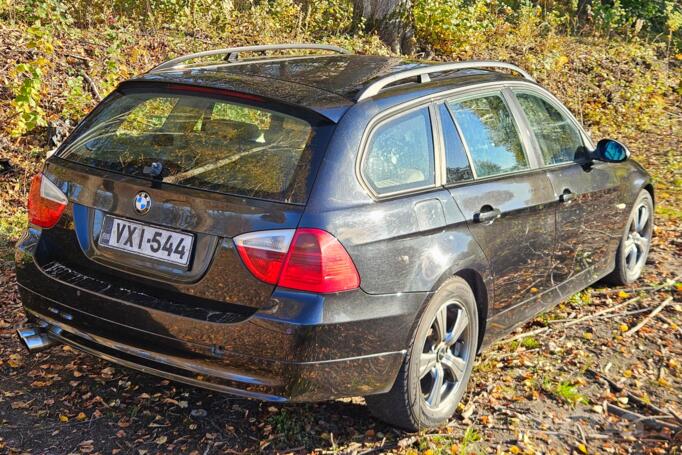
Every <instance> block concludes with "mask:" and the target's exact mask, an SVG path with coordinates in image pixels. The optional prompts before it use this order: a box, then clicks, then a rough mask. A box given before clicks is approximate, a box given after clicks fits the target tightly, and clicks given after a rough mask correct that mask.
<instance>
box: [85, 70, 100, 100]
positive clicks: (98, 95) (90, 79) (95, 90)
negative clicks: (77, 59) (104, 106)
mask: <svg viewBox="0 0 682 455" xmlns="http://www.w3.org/2000/svg"><path fill="white" fill-rule="evenodd" d="M81 75H82V76H83V78H84V79H85V80H86V81H88V84H90V89H92V93H93V94H94V95H95V98H97V101H102V95H100V94H99V90H97V85H96V84H95V81H93V80H92V78H91V77H90V76H88V73H86V72H85V71H81Z"/></svg>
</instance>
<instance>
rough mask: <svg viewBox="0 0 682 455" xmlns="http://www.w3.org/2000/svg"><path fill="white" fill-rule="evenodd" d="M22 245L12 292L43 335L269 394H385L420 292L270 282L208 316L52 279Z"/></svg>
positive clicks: (310, 397)
mask: <svg viewBox="0 0 682 455" xmlns="http://www.w3.org/2000/svg"><path fill="white" fill-rule="evenodd" d="M27 246H28V247H27ZM30 250H31V248H30V245H22V244H21V243H20V245H19V246H18V253H17V280H18V282H19V288H20V293H21V296H22V300H23V304H24V307H25V309H26V312H27V314H28V316H29V318H30V319H33V320H34V321H35V322H39V321H44V322H46V323H48V324H50V325H51V326H53V327H55V328H56V330H53V331H52V332H51V335H50V336H53V337H56V338H58V339H59V340H60V341H62V342H64V343H67V344H70V345H72V346H74V347H75V348H77V349H80V350H83V351H86V352H88V353H91V354H93V355H96V356H98V357H101V358H103V359H106V360H109V361H111V362H114V363H118V364H120V365H123V366H126V367H130V368H133V369H137V370H141V371H144V372H147V373H151V374H154V375H158V376H162V377H166V378H169V379H173V380H177V381H180V382H184V383H188V384H191V385H195V386H200V387H204V388H209V389H213V390H217V391H220V392H225V393H230V394H235V395H240V396H245V397H251V398H257V399H263V400H269V401H320V400H327V399H333V398H340V397H347V396H357V395H370V394H375V393H382V392H385V391H388V390H389V389H390V388H391V386H392V385H393V382H394V380H395V377H396V375H397V373H398V370H399V369H400V366H401V364H402V360H403V358H404V353H405V349H407V346H408V345H409V336H410V334H411V331H412V325H413V323H414V320H415V316H416V314H417V312H418V310H419V308H420V307H421V305H422V303H423V302H424V300H425V299H426V298H427V297H428V294H412V293H407V294H395V295H369V294H366V293H364V292H362V291H360V290H358V291H351V292H345V293H340V294H336V295H329V296H319V295H313V294H306V293H299V292H291V291H286V290H281V289H278V290H276V291H275V292H274V293H273V295H272V298H271V301H270V302H269V305H268V306H267V307H266V308H263V309H261V310H259V311H257V312H255V313H254V314H253V315H250V316H249V317H247V318H246V319H244V320H239V321H238V322H232V323H217V322H209V320H207V319H204V318H203V317H200V316H195V317H187V316H182V315H178V314H175V313H172V312H169V311H164V308H162V307H161V308H160V307H159V306H158V305H157V306H155V307H146V306H144V305H143V304H141V303H140V300H139V299H138V300H136V303H134V304H133V303H130V302H128V301H124V300H122V299H120V298H114V297H111V295H110V294H109V293H107V292H95V291H94V290H92V289H91V288H88V286H85V285H82V286H79V284H78V281H79V280H72V281H71V282H65V281H62V280H60V279H58V278H55V277H54V276H51V275H49V274H47V273H45V271H44V269H43V268H41V267H40V266H39V265H38V264H37V263H36V261H35V259H34V257H33V255H32V253H31V251H30ZM84 279H85V278H84ZM84 279H83V280H84ZM83 280H81V283H85V281H83ZM55 332H56V333H55Z"/></svg>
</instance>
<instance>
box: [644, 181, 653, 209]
mask: <svg viewBox="0 0 682 455" xmlns="http://www.w3.org/2000/svg"><path fill="white" fill-rule="evenodd" d="M642 189H643V190H646V191H648V192H649V194H650V195H651V201H652V202H653V203H654V208H655V207H656V197H655V196H654V185H653V183H651V181H649V182H647V183H646V185H644V186H643V187H642Z"/></svg>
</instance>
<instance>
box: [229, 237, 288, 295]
mask: <svg viewBox="0 0 682 455" xmlns="http://www.w3.org/2000/svg"><path fill="white" fill-rule="evenodd" d="M293 236H294V230H293V229H283V230H279V231H261V232H252V233H249V234H243V235H240V236H238V237H235V239H234V243H235V244H236V245H237V251H239V255H240V256H241V258H242V261H244V264H246V267H247V268H248V269H249V270H250V271H251V273H253V275H254V276H255V277H256V278H258V279H259V280H262V281H265V282H266V283H270V284H276V283H277V279H278V278H279V273H280V271H281V270H282V264H284V259H285V258H286V256H287V252H288V251H289V245H290V244H291V238H292V237H293Z"/></svg>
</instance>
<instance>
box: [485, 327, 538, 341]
mask: <svg viewBox="0 0 682 455" xmlns="http://www.w3.org/2000/svg"><path fill="white" fill-rule="evenodd" d="M548 330H549V327H542V328H540V329H536V330H531V331H530V332H523V333H519V334H518V335H514V336H513V337H511V338H502V339H501V340H499V341H496V342H495V344H500V343H509V342H510V341H514V340H518V339H520V338H526V337H530V336H533V335H539V334H541V333H545V332H547V331H548Z"/></svg>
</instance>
